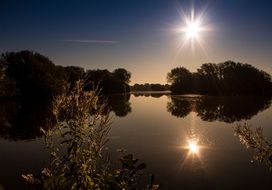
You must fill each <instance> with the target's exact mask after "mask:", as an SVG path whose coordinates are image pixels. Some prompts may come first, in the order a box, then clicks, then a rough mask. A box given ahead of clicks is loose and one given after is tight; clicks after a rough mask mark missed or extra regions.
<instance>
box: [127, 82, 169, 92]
mask: <svg viewBox="0 0 272 190" xmlns="http://www.w3.org/2000/svg"><path fill="white" fill-rule="evenodd" d="M130 89H131V91H134V92H137V91H166V90H170V85H169V84H165V85H163V84H149V83H145V84H138V83H136V84H134V85H133V86H131V87H130Z"/></svg>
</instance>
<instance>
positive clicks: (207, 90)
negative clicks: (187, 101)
mask: <svg viewBox="0 0 272 190" xmlns="http://www.w3.org/2000/svg"><path fill="white" fill-rule="evenodd" d="M167 80H168V82H169V83H171V91H172V92H173V93H174V94H178V93H180V94H185V93H199V94H209V95H271V92H272V91H271V89H272V83H271V76H270V75H269V74H268V73H266V72H264V71H262V70H259V69H257V68H255V67H253V66H251V65H249V64H243V63H236V62H233V61H226V62H223V63H219V64H214V63H205V64H203V65H202V66H201V67H200V69H198V70H197V72H196V73H190V71H188V70H187V69H185V68H183V67H178V68H174V69H172V70H171V72H170V73H168V75H167Z"/></svg>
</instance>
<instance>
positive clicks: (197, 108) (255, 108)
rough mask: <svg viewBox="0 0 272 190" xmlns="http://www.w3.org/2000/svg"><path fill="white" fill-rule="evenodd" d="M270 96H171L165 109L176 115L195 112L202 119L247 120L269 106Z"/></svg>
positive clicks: (181, 115) (228, 121) (183, 115)
mask: <svg viewBox="0 0 272 190" xmlns="http://www.w3.org/2000/svg"><path fill="white" fill-rule="evenodd" d="M270 104H271V98H270V97H207V96H198V97H184V96H171V101H170V102H168V103H167V111H168V112H170V113H171V114H172V115H174V116H176V117H185V116H187V115H188V114H189V113H190V112H196V113H197V115H198V116H199V117H200V118H201V119H202V120H203V121H223V122H226V123H233V122H235V121H241V120H248V119H250V118H251V117H253V116H254V115H256V114H257V113H258V112H260V111H263V110H265V109H267V108H269V107H270Z"/></svg>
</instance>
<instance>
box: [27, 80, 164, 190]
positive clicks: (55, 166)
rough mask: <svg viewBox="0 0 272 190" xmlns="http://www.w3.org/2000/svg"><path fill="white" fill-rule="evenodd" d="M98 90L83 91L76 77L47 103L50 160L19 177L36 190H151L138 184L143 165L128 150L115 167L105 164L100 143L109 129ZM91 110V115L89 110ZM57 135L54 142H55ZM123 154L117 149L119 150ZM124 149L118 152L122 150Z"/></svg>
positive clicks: (103, 142) (152, 186) (104, 143)
mask: <svg viewBox="0 0 272 190" xmlns="http://www.w3.org/2000/svg"><path fill="white" fill-rule="evenodd" d="M98 93H99V91H98V90H97V89H96V90H94V91H86V90H84V83H83V82H81V81H79V82H77V83H76V84H75V87H74V88H72V89H71V90H70V91H69V92H68V93H65V94H62V95H60V96H58V97H57V98H55V99H54V101H53V116H54V118H55V119H54V122H53V123H51V122H49V124H52V125H54V127H50V128H49V129H48V130H44V129H41V131H42V132H43V133H44V134H45V141H46V148H47V149H48V150H49V153H50V164H49V165H48V166H47V167H46V168H44V169H43V170H42V172H41V173H40V174H26V175H24V174H23V175H22V177H23V179H24V180H25V181H27V182H28V183H29V184H31V185H32V186H34V187H35V188H36V189H45V190H49V189H60V190H61V189H63V190H66V189H71V190H72V189H82V190H83V189H90V190H91V189H116V190H118V189H120V190H121V189H135V190H136V189H154V190H155V189H157V188H158V187H159V186H158V185H156V184H154V183H153V181H152V182H151V183H150V184H148V185H145V186H142V187H141V186H140V185H139V183H138V178H139V177H140V176H141V175H142V170H143V169H144V168H145V167H146V166H145V164H144V163H138V159H135V158H134V157H133V155H132V154H126V155H125V154H123V155H122V156H121V158H120V160H119V161H120V164H119V165H120V167H117V168H112V167H110V162H109V156H107V153H106V150H105V145H106V143H107V141H108V132H109V130H110V119H109V112H108V110H107V103H106V102H105V101H103V100H101V99H100V97H99V96H98ZM90 113H91V114H90ZM56 139H57V140H56ZM122 152H123V151H122ZM123 153H124V152H123Z"/></svg>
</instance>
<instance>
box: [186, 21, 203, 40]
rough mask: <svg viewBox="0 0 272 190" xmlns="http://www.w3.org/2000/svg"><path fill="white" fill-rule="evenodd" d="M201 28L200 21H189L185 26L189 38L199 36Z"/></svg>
mask: <svg viewBox="0 0 272 190" xmlns="http://www.w3.org/2000/svg"><path fill="white" fill-rule="evenodd" d="M200 30H201V27H200V25H199V23H198V22H196V21H191V22H188V23H187V27H186V28H185V32H186V34H187V37H188V38H197V37H198V33H199V32H200Z"/></svg>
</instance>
